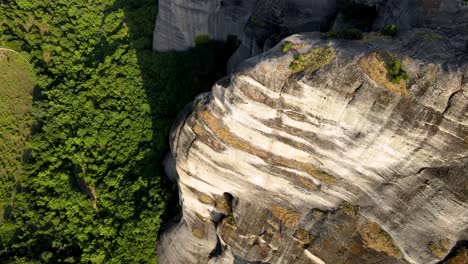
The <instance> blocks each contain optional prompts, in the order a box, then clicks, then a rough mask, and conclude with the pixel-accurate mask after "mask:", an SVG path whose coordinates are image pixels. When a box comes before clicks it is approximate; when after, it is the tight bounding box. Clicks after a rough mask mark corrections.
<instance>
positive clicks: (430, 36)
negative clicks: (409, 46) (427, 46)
mask: <svg viewBox="0 0 468 264" xmlns="http://www.w3.org/2000/svg"><path fill="white" fill-rule="evenodd" d="M417 36H418V37H420V38H422V39H425V40H436V39H441V38H442V36H441V35H439V34H435V33H418V34H417Z"/></svg>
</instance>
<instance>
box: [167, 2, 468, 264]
mask: <svg viewBox="0 0 468 264" xmlns="http://www.w3.org/2000/svg"><path fill="white" fill-rule="evenodd" d="M161 2H164V1H161ZM239 2H240V1H239ZM161 12H162V11H161ZM467 36H468V35H466V34H465V35H461V36H460V35H457V36H453V34H448V33H447V32H445V31H443V30H442V29H441V30H440V31H430V30H423V29H419V30H412V31H407V32H406V33H404V34H401V35H399V36H398V37H397V38H394V39H391V38H387V37H384V36H380V35H378V34H369V35H367V36H366V38H365V39H364V40H361V41H328V40H323V39H321V38H320V37H319V34H318V33H310V34H301V35H294V36H291V37H289V38H287V39H286V40H284V41H283V42H281V43H280V44H278V45H277V46H275V47H274V48H273V49H271V50H269V51H267V52H265V53H263V54H261V55H259V56H256V57H254V58H251V59H249V60H247V61H245V62H244V63H242V64H241V66H240V67H238V68H237V70H235V71H234V72H233V73H232V74H231V75H229V76H228V77H226V78H224V79H222V80H220V81H218V82H217V83H216V84H215V85H214V86H213V89H212V92H211V93H206V94H202V95H200V96H198V97H197V98H196V100H195V101H194V103H193V104H192V105H190V106H188V107H187V108H186V109H185V110H184V112H183V113H181V115H180V117H179V120H178V121H177V122H176V125H175V127H174V130H173V132H172V135H171V149H172V155H171V156H170V157H169V158H168V160H167V164H168V166H167V169H168V170H169V171H170V174H171V175H172V176H173V177H174V178H177V181H178V184H179V187H180V198H181V203H182V205H183V217H182V219H181V221H180V222H179V223H178V224H177V225H175V226H173V227H172V228H171V229H170V230H168V231H167V232H165V233H164V234H163V235H162V237H161V239H160V242H159V248H158V252H159V261H160V263H165V264H166V263H167V264H169V263H174V264H175V263H392V264H393V263H424V264H430V263H436V262H438V261H440V260H442V259H444V258H445V256H446V255H447V254H449V252H450V250H451V249H452V248H453V247H454V246H455V245H456V244H457V242H458V241H462V240H466V239H467V238H468V229H467V226H468V177H467V175H468V55H467V52H466V47H465V43H466V41H467ZM286 43H289V44H287V46H285V45H286ZM399 61H401V62H402V67H400V68H399V69H397V70H395V67H396V66H395V65H396V64H398V63H397V62H399ZM396 68H398V67H396ZM404 72H406V73H407V74H403V73H404ZM405 75H407V77H408V78H407V79H405V78H404V77H405ZM398 76H403V77H402V78H401V79H399V78H398ZM458 256H459V255H458Z"/></svg>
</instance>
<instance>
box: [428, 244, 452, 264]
mask: <svg viewBox="0 0 468 264" xmlns="http://www.w3.org/2000/svg"><path fill="white" fill-rule="evenodd" d="M429 248H430V249H431V252H432V254H433V255H434V256H436V257H437V258H439V259H441V258H443V257H445V255H447V253H448V251H449V250H450V241H449V240H446V239H442V240H439V241H437V242H434V241H433V242H431V243H429Z"/></svg>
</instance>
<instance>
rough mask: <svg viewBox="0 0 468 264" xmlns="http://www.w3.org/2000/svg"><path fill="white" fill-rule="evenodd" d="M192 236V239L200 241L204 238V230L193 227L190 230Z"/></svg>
mask: <svg viewBox="0 0 468 264" xmlns="http://www.w3.org/2000/svg"><path fill="white" fill-rule="evenodd" d="M192 234H193V236H194V237H196V238H198V239H202V238H204V237H205V230H204V229H203V228H200V227H193V228H192Z"/></svg>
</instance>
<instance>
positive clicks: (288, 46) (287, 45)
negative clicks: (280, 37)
mask: <svg viewBox="0 0 468 264" xmlns="http://www.w3.org/2000/svg"><path fill="white" fill-rule="evenodd" d="M293 47H294V44H293V43H292V42H290V41H286V42H284V44H283V47H282V48H281V51H282V52H283V53H286V52H288V51H290V50H291V49H292V48H293Z"/></svg>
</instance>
